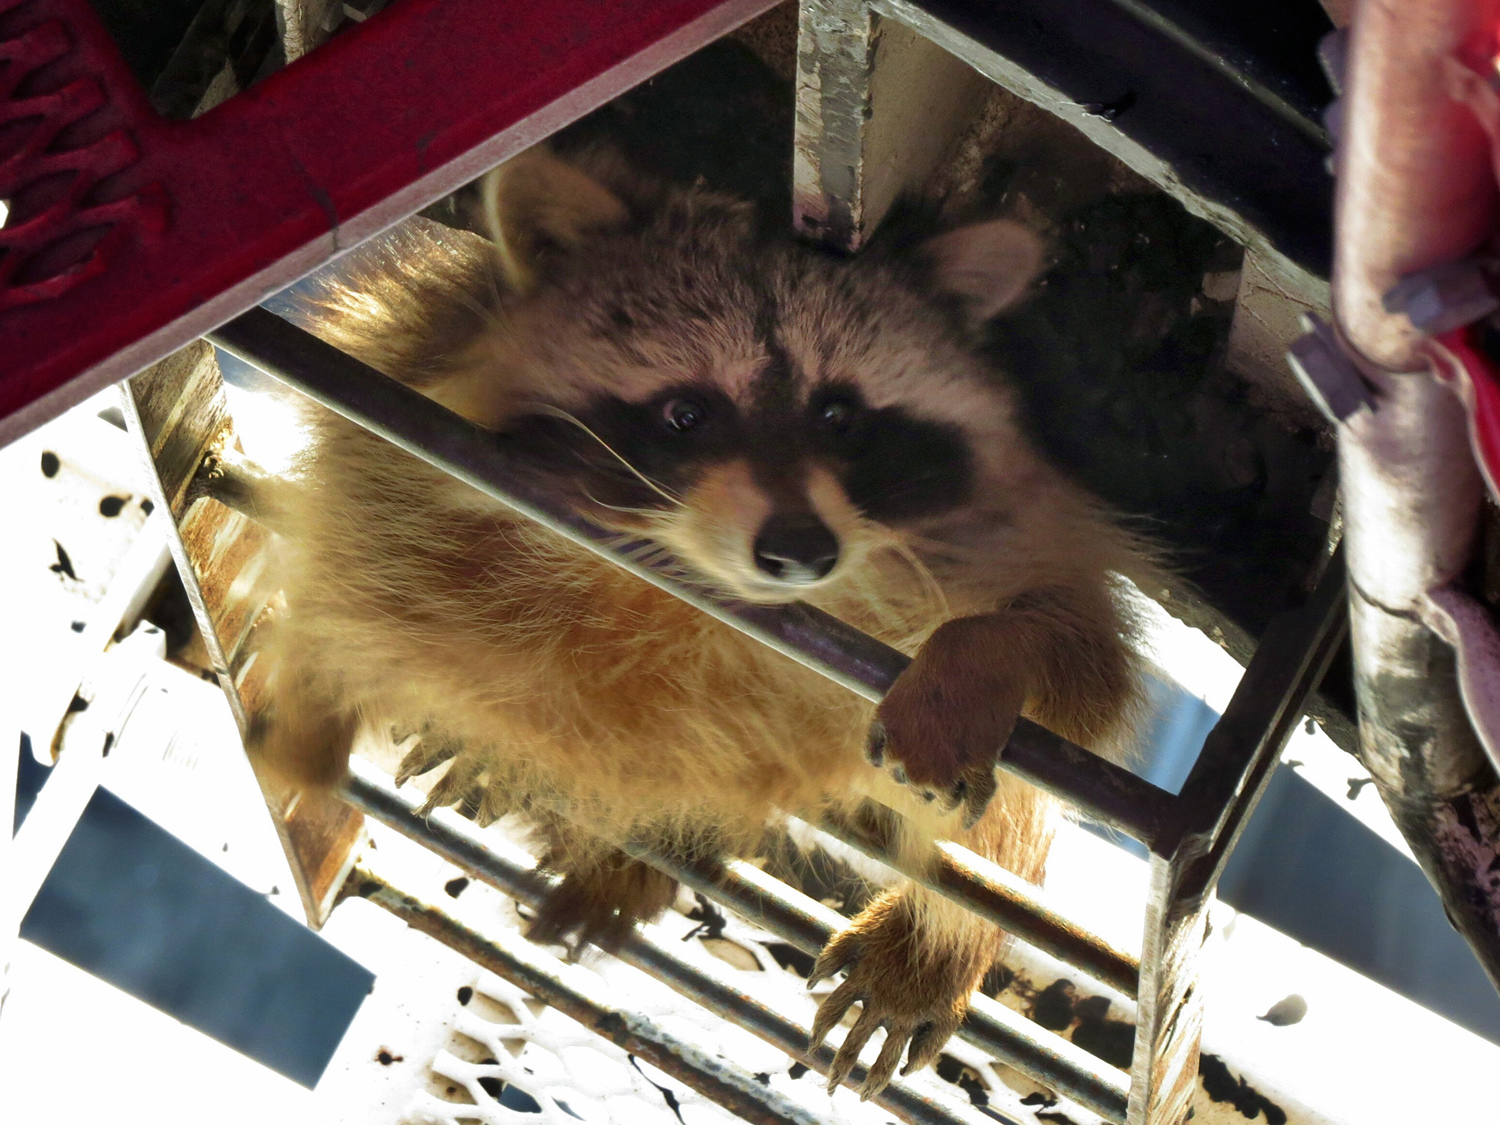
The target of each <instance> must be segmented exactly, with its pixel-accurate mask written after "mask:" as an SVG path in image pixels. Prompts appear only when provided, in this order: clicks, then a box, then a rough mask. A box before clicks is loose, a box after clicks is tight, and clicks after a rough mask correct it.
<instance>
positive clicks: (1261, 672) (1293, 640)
mask: <svg viewBox="0 0 1500 1125" xmlns="http://www.w3.org/2000/svg"><path fill="white" fill-rule="evenodd" d="M1347 604H1348V598H1347V594H1346V582H1345V573H1344V555H1343V550H1342V548H1340V549H1339V550H1338V551H1336V552H1335V553H1334V554H1333V556H1332V557H1331V558H1330V559H1329V560H1328V563H1327V565H1326V566H1325V567H1324V570H1323V575H1322V577H1321V578H1320V579H1319V581H1318V585H1317V587H1316V588H1315V589H1314V591H1313V593H1312V595H1311V596H1310V597H1309V598H1308V599H1307V601H1306V602H1304V603H1303V604H1302V605H1301V606H1299V607H1297V608H1296V609H1292V610H1287V611H1285V612H1284V613H1281V614H1279V615H1278V616H1277V617H1275V618H1274V619H1273V620H1272V621H1271V624H1270V625H1269V626H1267V628H1266V631H1265V634H1264V635H1263V636H1262V637H1261V641H1260V644H1259V645H1258V646H1256V649H1255V655H1254V656H1252V657H1251V658H1250V663H1249V665H1248V666H1247V667H1246V668H1245V674H1244V675H1243V676H1242V677H1241V678H1240V682H1239V685H1238V686H1237V687H1236V688H1235V691H1234V696H1233V697H1232V698H1231V699H1230V701H1229V706H1228V707H1226V708H1225V709H1224V714H1223V715H1222V716H1221V717H1220V719H1219V721H1218V722H1217V723H1215V724H1214V728H1213V730H1211V731H1210V732H1209V734H1208V738H1207V739H1206V740H1205V741H1204V743H1203V749H1202V751H1201V752H1200V753H1199V755H1198V760H1197V762H1196V763H1195V764H1194V765H1193V769H1192V772H1191V773H1190V774H1189V775H1188V779H1187V781H1186V782H1184V783H1183V786H1182V791H1181V793H1180V795H1179V797H1178V806H1177V807H1178V810H1179V813H1180V815H1181V817H1182V820H1181V821H1179V823H1178V824H1177V825H1176V826H1175V830H1174V831H1175V834H1176V847H1177V850H1178V853H1179V854H1181V853H1182V850H1183V849H1184V848H1186V849H1189V850H1190V851H1191V852H1192V853H1194V855H1195V858H1194V859H1193V860H1192V861H1191V870H1189V869H1187V868H1184V870H1183V872H1182V875H1183V879H1184V883H1183V885H1182V886H1180V887H1177V888H1174V890H1173V893H1174V894H1176V895H1205V894H1207V893H1208V892H1209V891H1210V890H1212V888H1213V886H1214V885H1215V884H1216V883H1217V882H1218V879H1219V875H1220V874H1221V873H1222V872H1223V869H1224V865H1225V864H1226V863H1227V862H1228V860H1229V853H1230V852H1231V851H1232V850H1233V848H1234V844H1235V842H1236V841H1237V840H1238V839H1239V834H1240V832H1241V830H1242V829H1243V828H1244V826H1245V823H1246V822H1247V821H1248V820H1249V819H1250V815H1251V813H1253V812H1254V811H1255V806H1256V804H1257V803H1258V802H1259V801H1260V798H1261V795H1262V794H1263V793H1264V792H1265V788H1266V786H1267V785H1268V784H1269V783H1270V780H1271V775H1272V774H1273V773H1274V772H1275V771H1276V766H1277V764H1278V763H1279V762H1280V760H1281V751H1282V749H1283V748H1284V747H1285V746H1286V741H1287V739H1288V738H1290V737H1291V735H1292V731H1293V730H1294V729H1295V728H1296V726H1297V723H1298V722H1300V721H1301V719H1302V713H1303V710H1304V708H1305V707H1306V705H1307V701H1308V699H1309V698H1310V697H1311V696H1312V693H1313V692H1314V691H1316V690H1317V687H1318V684H1319V683H1321V682H1322V679H1323V675H1324V673H1326V672H1327V671H1328V665H1329V663H1330V662H1331V661H1332V660H1333V657H1334V654H1335V653H1336V652H1337V651H1338V648H1339V646H1340V645H1342V644H1343V642H1344V636H1345V634H1346V633H1347V631H1348V628H1347V627H1348V610H1347Z"/></svg>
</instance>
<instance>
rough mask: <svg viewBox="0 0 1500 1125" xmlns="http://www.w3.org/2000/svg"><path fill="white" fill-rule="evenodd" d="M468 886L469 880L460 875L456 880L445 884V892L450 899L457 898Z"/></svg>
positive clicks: (450, 880)
mask: <svg viewBox="0 0 1500 1125" xmlns="http://www.w3.org/2000/svg"><path fill="white" fill-rule="evenodd" d="M468 885H469V880H468V879H467V878H465V877H464V876H463V875H460V876H458V877H457V878H456V879H449V880H448V881H447V882H446V883H444V884H443V890H445V891H447V892H448V897H449V898H457V897H458V896H459V895H461V894H463V893H464V888H465V887H467V886H468Z"/></svg>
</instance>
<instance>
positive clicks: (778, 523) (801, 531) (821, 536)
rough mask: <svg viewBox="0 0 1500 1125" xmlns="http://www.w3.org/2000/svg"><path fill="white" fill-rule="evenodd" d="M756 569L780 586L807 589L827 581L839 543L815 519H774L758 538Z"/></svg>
mask: <svg viewBox="0 0 1500 1125" xmlns="http://www.w3.org/2000/svg"><path fill="white" fill-rule="evenodd" d="M754 549H755V565H756V566H757V567H759V568H760V569H761V571H762V572H763V573H765V574H769V575H770V576H771V577H772V578H774V579H776V580H777V581H778V582H786V583H788V584H790V585H793V586H806V585H808V584H809V583H812V582H816V581H817V580H818V579H820V578H827V577H828V575H829V573H830V572H831V571H832V570H833V567H834V564H835V563H837V562H838V561H839V541H838V539H837V538H835V537H834V534H833V532H831V531H829V530H828V528H827V527H825V526H824V525H823V522H822V521H821V520H819V519H818V518H817V517H816V516H809V515H794V516H772V517H771V518H770V519H768V520H767V521H766V522H765V524H764V526H762V527H761V529H760V534H759V535H757V536H756V537H755V548H754Z"/></svg>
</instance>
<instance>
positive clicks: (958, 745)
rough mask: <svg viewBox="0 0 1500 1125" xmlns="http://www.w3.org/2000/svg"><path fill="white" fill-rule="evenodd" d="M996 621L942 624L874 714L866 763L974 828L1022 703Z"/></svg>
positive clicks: (1020, 679)
mask: <svg viewBox="0 0 1500 1125" xmlns="http://www.w3.org/2000/svg"><path fill="white" fill-rule="evenodd" d="M1003 629H1004V625H1003V623H1001V622H999V621H997V620H996V618H995V617H994V616H991V615H986V616H979V617H963V618H959V619H958V620H956V621H949V622H947V623H946V624H944V625H942V626H941V627H940V628H939V629H938V630H937V631H936V632H935V633H933V634H932V636H931V637H929V638H928V640H927V643H926V644H924V645H923V646H922V648H921V650H920V651H919V652H918V653H917V655H916V658H915V659H914V660H913V661H912V662H911V665H910V666H909V667H908V668H907V669H906V671H905V672H903V673H902V674H901V676H900V677H899V678H898V679H897V680H896V682H895V684H893V685H892V686H891V690H890V691H889V692H887V693H886V697H885V700H884V701H883V702H882V703H881V704H880V707H879V708H878V709H877V710H876V712H875V721H874V723H872V724H871V727H870V736H869V740H868V742H867V743H866V749H865V756H866V757H867V758H868V759H869V761H870V763H871V764H872V765H876V766H884V767H886V768H888V769H889V770H890V771H891V776H892V777H893V778H894V779H895V780H896V781H897V783H899V784H901V785H910V786H912V787H913V788H915V789H916V790H917V791H918V792H920V793H921V794H922V795H923V796H924V797H926V798H927V799H928V800H933V799H935V798H936V797H937V796H938V795H939V794H942V796H943V797H944V802H945V804H946V806H947V807H948V808H950V809H953V808H958V807H960V806H962V808H963V811H964V825H965V827H973V825H974V824H975V823H977V822H978V820H979V818H980V817H981V816H982V815H983V814H984V810H985V808H986V807H987V806H988V805H989V803H990V799H991V798H992V797H994V795H995V789H996V781H995V766H996V764H997V763H998V761H999V759H1000V752H1001V751H1002V750H1003V749H1004V748H1005V743H1006V742H1007V741H1008V740H1009V738H1010V733H1011V731H1012V730H1014V729H1015V725H1016V719H1017V718H1018V717H1019V715H1020V713H1021V706H1022V704H1023V703H1024V702H1025V699H1026V689H1025V680H1024V675H1023V670H1021V669H1015V668H1011V667H1007V661H1006V660H1004V659H1003V658H1001V659H997V655H998V654H1003V653H1004V652H1005V645H1004V644H1003V640H1002V636H1001V635H1000V631H1001V630H1003Z"/></svg>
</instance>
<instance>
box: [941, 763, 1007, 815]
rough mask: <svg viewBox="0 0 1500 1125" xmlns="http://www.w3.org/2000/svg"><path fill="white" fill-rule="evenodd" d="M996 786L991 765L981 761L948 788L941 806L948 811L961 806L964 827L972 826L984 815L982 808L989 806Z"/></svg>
mask: <svg viewBox="0 0 1500 1125" xmlns="http://www.w3.org/2000/svg"><path fill="white" fill-rule="evenodd" d="M998 788H999V782H998V781H996V780H995V769H994V767H993V766H987V765H984V764H982V763H981V764H978V765H975V766H972V767H970V768H969V769H968V770H967V771H965V773H964V775H963V776H962V777H960V778H959V779H958V780H957V781H955V782H954V783H953V784H952V785H951V786H950V787H949V788H948V792H947V793H946V794H945V796H944V798H943V807H944V809H945V810H947V811H948V812H952V811H953V810H954V809H958V808H962V809H963V813H964V828H965V829H969V828H973V827H974V826H975V825H976V824H978V823H979V820H980V818H981V817H983V816H984V810H985V809H987V808H989V805H990V802H991V801H992V800H994V798H995V791H996V789H998Z"/></svg>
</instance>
